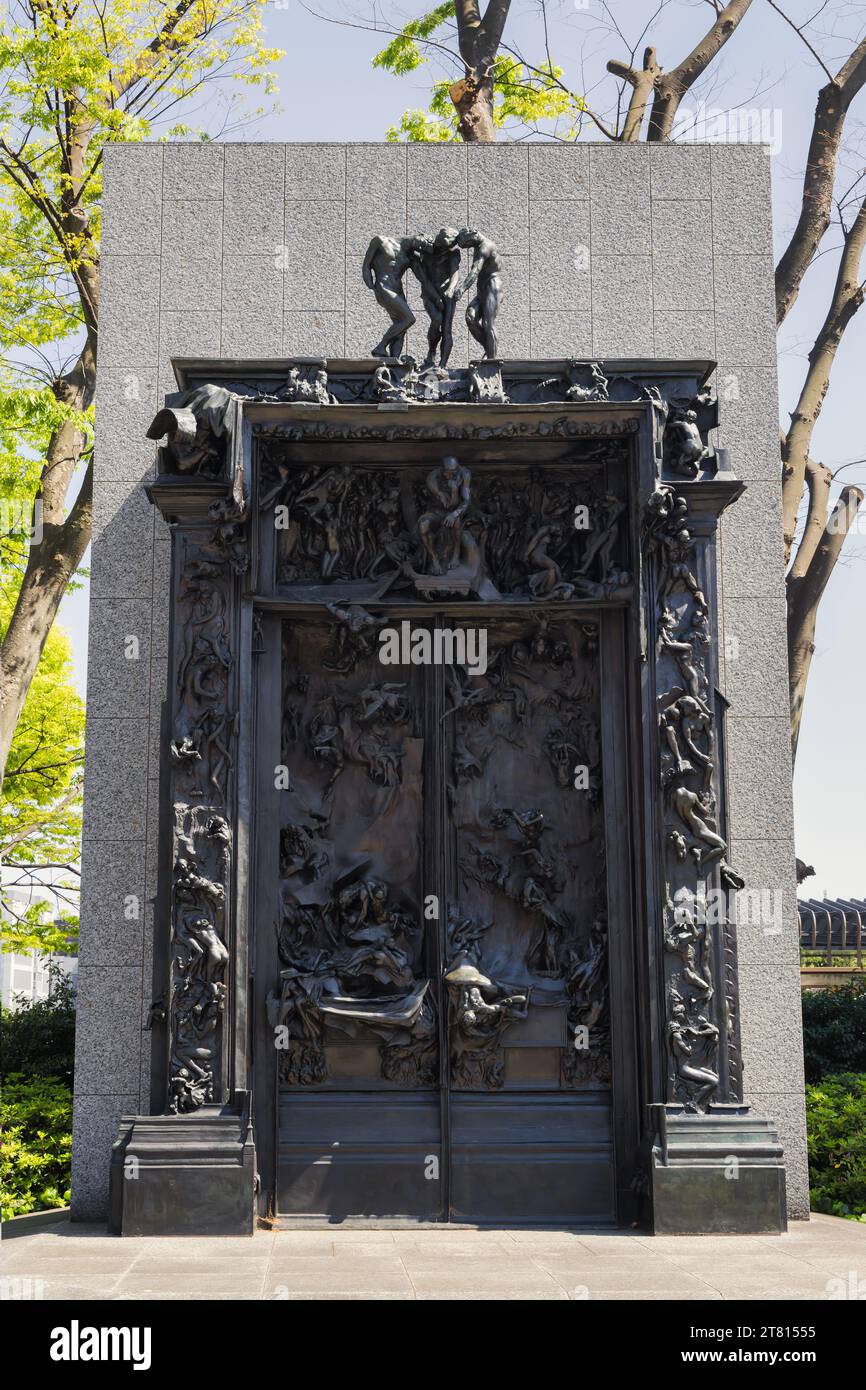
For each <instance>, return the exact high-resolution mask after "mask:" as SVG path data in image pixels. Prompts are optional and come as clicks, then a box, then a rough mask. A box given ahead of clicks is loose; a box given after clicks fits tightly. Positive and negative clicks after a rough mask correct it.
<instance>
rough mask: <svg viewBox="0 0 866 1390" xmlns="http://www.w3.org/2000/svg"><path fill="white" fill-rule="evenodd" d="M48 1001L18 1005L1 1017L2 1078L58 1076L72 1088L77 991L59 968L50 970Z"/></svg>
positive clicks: (29, 1000) (28, 1001)
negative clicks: (24, 1075)
mask: <svg viewBox="0 0 866 1390" xmlns="http://www.w3.org/2000/svg"><path fill="white" fill-rule="evenodd" d="M49 973H50V975H51V994H50V995H49V996H48V998H47V999H33V1000H31V999H28V1000H26V1001H19V1007H17V1008H15V1009H3V1010H2V1016H0V1049H2V1050H0V1057H2V1071H3V1075H4V1076H6V1075H10V1074H11V1073H13V1072H26V1073H27V1075H28V1076H57V1077H59V1078H60V1079H61V1080H62V1081H66V1082H68V1083H69V1085H70V1086H71V1085H72V1071H73V1065H74V1061H75V990H74V988H73V986H72V984H71V982H70V980H69V977H68V976H67V975H66V974H65V973H64V972H63V971H62V970H60V969H58V967H57V966H55V965H52V966H51V967H50V968H49Z"/></svg>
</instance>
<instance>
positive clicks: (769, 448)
mask: <svg viewBox="0 0 866 1390" xmlns="http://www.w3.org/2000/svg"><path fill="white" fill-rule="evenodd" d="M716 388H717V391H718V396H719V435H718V438H719V444H721V445H723V446H724V447H725V448H726V449H728V450H729V453H730V465H731V467H732V468H733V470H734V472H735V473H736V475H737V477H738V478H743V479H744V480H745V481H747V482H751V480H752V479H756V480H764V481H766V480H769V479H778V478H779V476H780V462H779V428H778V417H777V413H776V410H775V409H774V407H775V405H776V402H777V393H778V386H777V379H776V366H775V363H773V365H772V366H767V367H754V366H751V367H750V366H744V365H743V364H742V363H740V362H737V361H731V360H730V359H722V360H721V361H720V362H719V367H718V371H717V372H716Z"/></svg>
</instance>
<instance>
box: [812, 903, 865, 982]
mask: <svg viewBox="0 0 866 1390" xmlns="http://www.w3.org/2000/svg"><path fill="white" fill-rule="evenodd" d="M797 912H798V914H799V918H800V954H801V960H802V959H803V956H804V955H806V957H807V960H808V964H809V965H811V966H818V967H821V966H823V967H826V968H833V967H834V966H835V967H837V968H843V969H844V968H847V969H849V970H862V969H863V957H864V954H866V900H864V899H862V898H822V899H819V898H806V899H803V898H801V899H799V900H798V902H797ZM813 956H815V957H819V959H817V960H813V959H812V957H813Z"/></svg>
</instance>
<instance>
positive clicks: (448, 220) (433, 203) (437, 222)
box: [406, 191, 469, 274]
mask: <svg viewBox="0 0 866 1390" xmlns="http://www.w3.org/2000/svg"><path fill="white" fill-rule="evenodd" d="M468 221H469V205H468V203H467V201H466V195H465V194H460V193H458V192H456V191H455V192H454V193H453V194H452V195H451V197H445V198H410V199H409V202H408V204H407V209H406V229H407V231H408V233H409V235H410V236H412V235H413V234H414V233H416V232H417V233H421V234H425V233H426V235H428V236H433V235H435V233H436V232H438V230H439V228H440V227H456V228H457V229H458V230H459V229H460V228H461V227H465V226H466V224H467V223H468ZM466 255H467V253H466V252H465V251H464V253H463V257H464V262H466ZM467 264H468V262H466V264H464V274H465V272H466V265H467Z"/></svg>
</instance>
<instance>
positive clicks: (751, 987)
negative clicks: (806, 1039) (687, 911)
mask: <svg viewBox="0 0 866 1390" xmlns="http://www.w3.org/2000/svg"><path fill="white" fill-rule="evenodd" d="M739 980H740V1015H741V1020H742V1025H743V1074H744V1076H745V1077H747V1078H748V1083H747V1084H748V1087H749V1089H750V1090H752V1089H753V1090H755V1091H759V1092H760V1093H761V1094H762V1095H771V1094H773V1093H774V1092H776V1091H782V1092H785V1091H793V1090H795V1089H796V1088H797V1086H799V1085H801V1084H802V1081H803V1060H802V1041H801V1038H800V1036H799V1031H800V1030H799V1029H797V1028H796V1026H795V1025H796V1022H797V1021H798V1019H799V1014H800V1007H801V1004H800V1000H801V990H800V966H799V962H797V961H791V962H789V963H787V964H782V963H780V962H778V961H774V962H772V963H769V964H768V963H761V964H755V963H752V962H747V961H744V962H742V963H741V965H740V967H739ZM792 1032H794V1033H796V1034H797V1035H798V1036H797V1039H796V1046H795V1045H794V1040H792V1038H791V1033H792Z"/></svg>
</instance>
